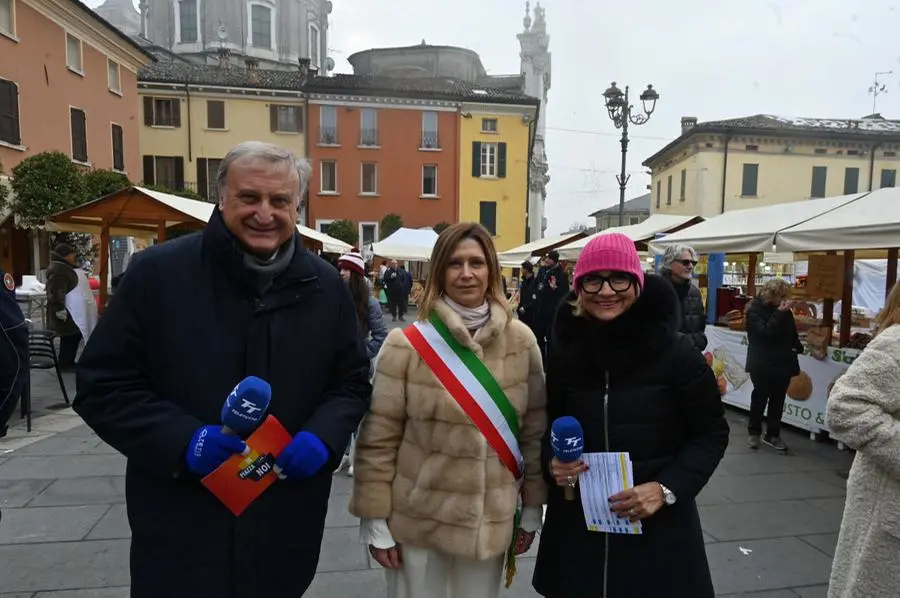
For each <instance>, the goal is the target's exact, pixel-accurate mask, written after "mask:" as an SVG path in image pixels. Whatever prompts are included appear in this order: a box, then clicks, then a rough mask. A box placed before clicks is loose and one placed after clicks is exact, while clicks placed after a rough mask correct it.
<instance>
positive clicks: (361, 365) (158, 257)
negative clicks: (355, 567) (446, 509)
mask: <svg viewBox="0 0 900 598" xmlns="http://www.w3.org/2000/svg"><path fill="white" fill-rule="evenodd" d="M294 242H295V244H296V249H295V251H294V255H293V258H292V260H291V261H290V263H289V265H288V266H287V269H286V270H285V271H284V272H283V273H281V274H280V275H278V276H277V277H276V278H275V279H274V281H273V283H272V285H271V286H270V287H269V289H268V290H267V291H266V292H265V293H264V294H262V296H260V295H259V294H258V292H257V288H258V283H257V281H256V280H255V279H254V277H253V271H251V270H249V269H248V268H247V267H246V266H244V261H243V258H244V253H243V252H242V251H241V250H240V249H239V246H238V243H237V241H236V240H235V239H234V237H232V236H231V234H230V233H229V232H228V230H227V229H226V227H225V225H224V223H223V221H222V218H221V216H220V215H219V211H218V210H213V216H212V218H211V219H210V222H209V224H208V225H207V227H206V229H205V230H204V231H203V232H202V233H197V234H193V235H189V236H186V237H181V238H179V239H174V240H172V241H169V242H166V243H163V244H161V245H157V246H155V247H152V248H149V249H146V250H145V251H142V252H141V253H140V254H138V255H137V256H135V259H134V260H133V261H132V263H131V264H130V265H129V267H128V270H127V272H126V274H125V276H124V278H123V279H122V282H121V284H120V286H119V288H118V291H117V293H116V298H115V301H112V302H111V303H110V304H109V307H108V309H107V310H106V313H105V314H104V315H103V317H102V318H101V319H100V322H99V324H98V325H97V328H96V329H95V330H94V333H93V334H92V335H91V338H90V342H88V344H87V347H86V348H85V350H84V354H83V355H82V357H81V361H80V363H79V368H78V373H77V377H78V394H77V396H76V398H75V401H74V407H75V411H76V412H77V413H78V414H79V415H80V416H81V417H82V418H84V420H85V421H86V422H87V423H88V425H90V426H91V428H93V429H94V430H95V431H96V432H97V434H98V435H99V436H100V437H101V438H102V439H103V440H105V441H106V442H108V443H109V444H110V445H112V446H113V447H114V448H115V449H117V450H119V451H120V452H121V453H122V454H123V455H125V457H127V459H128V465H127V471H126V498H127V503H128V521H129V523H130V525H131V530H132V540H131V584H132V588H131V596H132V597H133V598H159V597H161V596H165V597H166V598H194V597H195V596H204V597H205V596H210V597H213V596H215V597H216V598H263V597H265V598H296V597H297V596H301V595H302V594H303V593H304V592H305V591H306V588H307V587H308V586H309V584H310V582H311V581H312V579H313V575H314V574H315V571H316V565H317V562H318V558H319V548H320V545H321V543H322V536H323V529H324V525H325V513H326V510H327V507H328V497H329V492H330V490H331V472H332V470H333V469H334V467H335V466H336V464H337V461H338V459H339V458H340V457H341V456H342V455H343V454H344V448H345V447H346V446H347V442H348V441H349V440H350V435H351V433H352V432H353V431H355V430H356V427H357V425H358V424H359V421H360V419H362V416H363V414H364V413H365V411H366V410H367V408H368V401H369V395H370V393H371V387H370V386H369V359H368V357H367V355H366V349H365V347H364V346H363V342H362V336H361V335H360V334H359V325H358V323H357V318H356V315H355V310H354V306H353V300H352V299H351V298H350V292H349V290H348V289H347V286H346V285H345V284H344V283H343V281H341V279H340V275H339V274H338V272H337V270H335V269H334V268H332V267H331V266H330V265H329V264H327V263H326V262H325V261H323V260H321V259H320V258H318V257H316V256H315V255H313V254H311V253H310V252H308V251H306V250H305V249H303V243H302V241H301V239H300V238H299V236H295V239H294ZM248 375H255V376H259V377H260V378H263V379H264V380H267V381H268V382H269V383H270V384H271V386H272V402H271V405H270V407H269V413H270V414H271V415H273V416H275V417H276V418H278V420H279V421H280V422H281V423H282V425H284V427H285V428H286V429H287V431H288V432H290V433H291V434H292V435H293V434H296V433H297V432H299V431H301V430H307V431H309V432H312V433H313V434H315V435H316V436H318V437H319V438H320V439H321V440H322V441H323V442H324V443H325V444H326V445H327V446H328V448H329V449H330V452H331V455H332V459H331V463H329V464H327V465H326V466H325V467H323V468H322V469H321V470H320V471H319V473H317V474H316V475H313V476H312V477H310V478H307V479H303V480H290V479H288V480H279V481H276V482H275V483H274V484H273V485H272V486H271V487H270V488H268V489H267V490H266V491H265V492H264V493H263V494H262V495H261V496H260V497H259V498H258V499H257V500H256V502H254V503H253V504H251V505H250V506H249V507H248V508H247V510H246V511H244V512H243V514H241V516H240V517H235V516H234V515H232V513H231V512H230V511H229V510H228V509H226V508H225V507H224V506H223V505H222V504H221V503H220V502H219V500H218V499H217V498H216V497H215V496H214V495H213V494H212V493H211V492H210V491H209V490H207V489H206V488H205V487H204V486H203V485H202V484H201V481H200V479H199V478H198V477H197V476H194V475H193V474H191V473H189V472H187V471H186V469H185V467H184V465H183V463H184V453H185V450H186V448H187V446H188V443H189V442H190V440H191V437H192V436H193V435H194V432H195V431H196V430H197V429H198V428H199V427H200V426H202V425H204V424H220V423H221V419H220V411H221V408H222V403H223V402H224V401H225V398H226V397H227V396H228V394H229V393H230V392H231V390H232V389H233V388H234V386H235V385H236V384H237V383H238V382H239V381H240V380H241V379H243V378H244V377H245V376H248Z"/></svg>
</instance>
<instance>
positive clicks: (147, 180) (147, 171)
mask: <svg viewBox="0 0 900 598" xmlns="http://www.w3.org/2000/svg"><path fill="white" fill-rule="evenodd" d="M153 165H154V160H153V156H144V184H145V185H153V184H154V182H153V181H154V180H155V179H154V176H153Z"/></svg>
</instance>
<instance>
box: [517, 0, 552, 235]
mask: <svg viewBox="0 0 900 598" xmlns="http://www.w3.org/2000/svg"><path fill="white" fill-rule="evenodd" d="M522 25H523V27H524V29H523V31H522V33H520V34H519V35H518V38H519V45H520V47H521V50H520V52H519V58H520V60H521V65H522V66H521V72H522V75H524V76H525V93H526V94H527V95H530V96H532V97H535V98H538V99H539V100H540V101H541V109H540V115H539V117H538V122H537V130H536V132H535V139H534V148H533V151H532V158H531V165H530V168H529V180H528V231H527V232H528V241H529V242H530V241H536V240H538V239H541V238H543V236H544V230H545V229H546V228H547V222H546V219H545V218H544V202H545V201H546V199H547V183H549V182H550V175H549V174H548V171H549V165H548V163H547V153H546V151H545V150H544V140H545V132H546V121H547V116H546V114H547V92H549V91H550V36H549V35H548V34H547V21H546V16H545V14H544V8H543V7H542V6H541V3H540V1H538V3H537V4H536V5H535V7H534V19H533V20H532V18H531V2H525V18H524V19H522Z"/></svg>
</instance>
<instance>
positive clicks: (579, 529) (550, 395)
mask: <svg viewBox="0 0 900 598" xmlns="http://www.w3.org/2000/svg"><path fill="white" fill-rule="evenodd" d="M680 309H681V306H680V304H679V302H678V298H677V296H676V295H675V291H674V290H673V289H672V285H670V284H669V283H668V282H667V281H665V280H664V279H663V278H660V277H658V276H653V275H647V276H645V275H644V273H643V271H642V269H641V260H640V258H639V257H638V254H637V251H636V249H635V247H634V242H633V241H632V240H631V239H629V238H628V237H626V236H625V235H622V234H617V233H611V234H608V235H603V236H600V237H597V238H595V239H593V240H592V241H591V242H590V243H588V244H587V246H586V247H585V248H584V251H583V252H582V254H581V256H580V257H579V259H578V263H577V264H576V267H575V290H574V291H573V293H572V294H570V295H569V300H568V301H567V302H565V301H564V302H563V303H562V304H560V306H559V308H558V310H557V314H556V320H555V323H554V326H553V329H552V334H551V339H550V348H549V352H548V362H547V413H548V417H549V421H551V422H552V421H554V420H555V419H556V418H558V417H561V416H564V415H568V416H572V417H574V418H575V419H577V420H578V421H579V422H580V423H581V426H582V428H583V430H584V452H585V453H595V452H627V453H629V454H630V457H631V461H632V465H633V470H634V484H635V485H634V487H633V488H630V489H628V490H625V491H624V492H620V493H618V494H614V495H613V496H611V497H608V498H609V502H610V506H611V507H612V510H613V511H615V512H616V513H618V514H619V515H620V516H621V517H623V518H628V519H630V520H632V521H640V522H641V524H642V528H643V532H642V534H641V535H623V534H606V533H602V532H593V531H589V530H588V529H587V526H586V525H585V518H584V510H583V507H582V504H581V497H580V492H578V491H576V492H575V493H574V494H575V499H574V500H565V498H564V494H563V489H564V487H566V486H575V485H577V477H578V475H579V474H581V473H583V472H584V471H586V466H585V465H584V463H583V462H581V461H576V462H574V463H563V462H560V461H559V460H557V459H556V458H555V457H554V456H553V451H552V449H551V446H550V439H549V438H545V441H544V452H543V463H544V468H545V472H546V475H547V480H548V482H552V483H553V486H552V487H551V491H550V494H549V496H548V510H547V519H546V521H545V522H544V529H543V532H542V535H541V543H540V547H539V550H538V557H537V562H536V563H535V573H534V587H535V589H537V591H538V592H539V593H540V594H542V595H543V596H547V597H549V598H594V597H596V598H634V597H638V596H639V597H641V598H644V597H648V598H649V597H652V596H666V597H667V598H713V596H714V591H713V585H712V580H711V576H710V572H709V564H708V563H707V560H706V551H705V548H704V545H703V536H702V532H701V530H700V517H699V515H698V512H697V505H696V502H695V500H694V499H695V497H696V496H697V494H698V493H699V492H700V490H701V489H702V488H703V486H704V485H705V484H706V482H707V481H708V480H709V478H710V476H712V474H713V472H714V471H715V469H716V467H717V466H718V464H719V461H720V460H721V459H722V456H723V455H724V453H725V448H726V446H727V445H728V423H727V422H726V421H725V414H724V411H723V408H722V401H721V397H720V396H719V389H718V387H717V384H716V379H715V376H714V375H713V372H712V370H711V369H710V368H709V366H708V365H707V364H706V361H705V360H704V358H703V355H702V354H701V353H700V352H699V351H697V348H696V347H695V346H694V342H693V341H692V340H691V338H690V337H689V336H685V335H682V334H680V333H679V332H678V324H679V316H678V312H679V310H680ZM576 490H577V489H576ZM606 499H607V497H602V498H601V499H600V500H606Z"/></svg>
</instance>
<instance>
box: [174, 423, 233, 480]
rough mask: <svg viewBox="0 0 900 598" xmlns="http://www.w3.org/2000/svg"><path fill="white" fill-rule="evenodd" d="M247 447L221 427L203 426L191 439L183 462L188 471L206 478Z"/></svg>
mask: <svg viewBox="0 0 900 598" xmlns="http://www.w3.org/2000/svg"><path fill="white" fill-rule="evenodd" d="M246 448H247V445H246V444H245V443H244V441H243V440H241V439H240V438H238V437H237V436H232V435H230V434H225V433H224V432H223V431H222V426H203V427H202V428H200V429H199V430H197V431H196V432H194V437H193V438H191V443H190V444H189V445H188V448H187V454H186V455H185V461H187V466H188V469H190V470H191V471H192V472H194V473H196V474H197V475H201V476H206V475H209V474H211V473H212V472H213V471H215V469H216V468H217V467H218V466H219V465H221V464H222V463H224V462H225V461H227V460H228V458H229V457H231V456H232V455H234V454H237V453H243V452H244V450H246Z"/></svg>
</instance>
